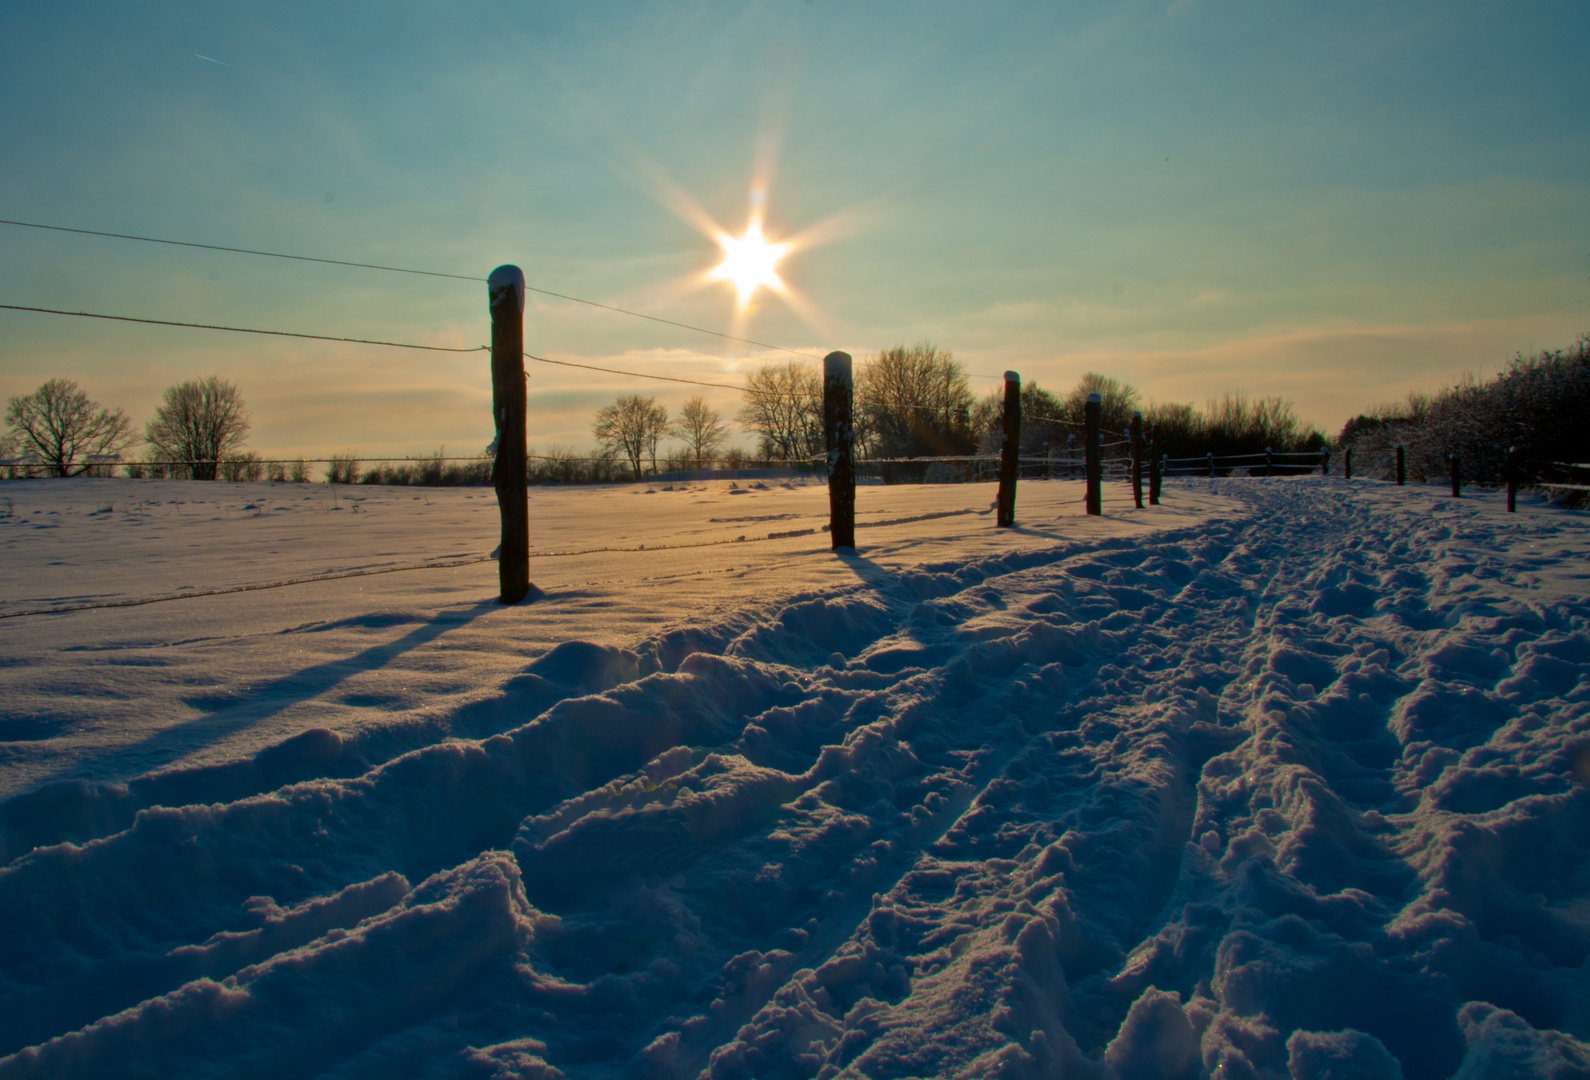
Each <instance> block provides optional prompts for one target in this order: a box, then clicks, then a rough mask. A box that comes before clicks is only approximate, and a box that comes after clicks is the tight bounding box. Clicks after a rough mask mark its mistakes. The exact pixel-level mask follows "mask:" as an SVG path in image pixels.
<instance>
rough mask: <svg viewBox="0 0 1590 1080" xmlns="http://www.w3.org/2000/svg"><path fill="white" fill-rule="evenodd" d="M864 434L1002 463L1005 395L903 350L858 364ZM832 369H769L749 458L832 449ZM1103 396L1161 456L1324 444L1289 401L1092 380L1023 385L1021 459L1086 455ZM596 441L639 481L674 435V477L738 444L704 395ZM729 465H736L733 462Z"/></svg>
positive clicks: (949, 361)
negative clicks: (828, 428) (1202, 395)
mask: <svg viewBox="0 0 1590 1080" xmlns="http://www.w3.org/2000/svg"><path fill="white" fill-rule="evenodd" d="M855 378H856V383H855V402H854V427H855V439H856V443H855V446H856V453H857V455H858V457H859V458H860V459H861V460H863V461H868V460H873V461H877V460H883V461H888V460H890V459H899V458H917V459H920V458H933V457H950V456H963V455H972V454H992V453H997V452H998V450H999V445H1000V441H1001V439H1002V437H1003V431H1004V422H1005V399H1004V388H1003V387H998V388H996V389H994V390H993V391H991V392H990V393H988V394H987V395H986V396H984V397H982V398H978V397H977V396H976V395H975V394H974V393H973V391H972V389H971V385H970V379H969V377H968V375H967V374H966V371H965V370H964V369H963V368H962V366H961V364H960V362H959V361H957V360H956V359H955V357H954V354H953V353H951V352H950V351H949V350H947V349H943V348H940V347H938V346H936V345H934V344H932V343H931V342H922V343H920V344H917V345H911V346H907V345H898V346H895V347H894V348H891V349H885V350H884V351H882V352H880V353H878V354H877V355H876V356H872V357H868V358H865V359H863V360H862V361H861V362H860V363H859V364H858V365H857V366H856V375H855ZM822 394H823V385H822V372H821V369H820V368H819V366H818V365H817V364H815V363H810V362H807V361H802V360H787V361H779V362H774V363H768V364H764V365H762V366H761V367H760V368H757V369H756V370H755V371H753V372H751V373H750V375H749V376H748V378H747V380H746V388H745V403H744V404H743V405H742V406H741V407H740V409H739V411H738V413H737V414H736V419H738V421H739V422H740V425H741V426H742V427H743V428H744V430H745V431H746V432H747V433H749V434H750V435H751V437H752V439H753V445H754V450H753V452H752V453H750V454H748V455H745V454H742V455H739V456H738V457H737V459H736V460H735V462H734V464H736V465H740V464H745V463H747V462H748V461H751V460H754V461H761V462H767V463H772V462H780V463H801V462H807V461H810V460H812V459H814V458H817V457H819V456H820V455H821V454H822V453H823V451H824V446H823V428H822ZM1090 394H1098V395H1099V398H1100V403H1101V407H1102V409H1101V427H1102V430H1103V434H1104V441H1106V442H1111V441H1120V440H1121V439H1124V438H1125V432H1126V429H1127V427H1128V425H1129V424H1130V423H1131V419H1132V414H1133V413H1134V412H1139V411H1140V412H1142V414H1143V421H1144V428H1145V431H1146V432H1147V434H1148V436H1149V437H1150V439H1151V440H1152V447H1153V453H1155V454H1169V455H1170V456H1171V457H1188V456H1193V455H1202V454H1205V453H1215V454H1244V453H1253V452H1260V451H1263V450H1265V449H1266V448H1269V449H1272V450H1276V451H1312V450H1318V449H1320V448H1322V447H1323V446H1325V445H1327V440H1326V437H1325V435H1324V434H1323V433H1322V432H1320V431H1317V430H1315V429H1314V428H1313V427H1311V426H1309V425H1307V424H1305V423H1304V422H1303V421H1302V420H1300V419H1299V417H1298V416H1297V413H1296V411H1295V409H1294V408H1293V406H1292V403H1291V402H1290V401H1287V400H1286V399H1284V398H1281V397H1260V398H1252V397H1249V396H1247V395H1245V394H1241V393H1228V394H1226V395H1225V396H1224V397H1221V398H1218V399H1211V400H1210V401H1208V402H1207V403H1206V404H1205V406H1204V408H1203V409H1199V408H1197V407H1195V406H1193V405H1190V404H1178V403H1166V404H1153V403H1150V404H1146V405H1145V404H1144V403H1143V401H1142V395H1141V394H1140V393H1139V392H1138V390H1137V388H1136V387H1134V386H1132V385H1131V384H1130V383H1126V382H1123V381H1121V380H1119V379H1114V378H1111V377H1109V376H1107V375H1102V374H1099V373H1098V372H1089V373H1087V374H1085V375H1083V376H1082V378H1081V379H1080V380H1078V381H1077V383H1076V384H1075V385H1074V386H1073V387H1071V389H1070V390H1068V391H1065V392H1063V393H1058V394H1057V393H1053V392H1050V391H1048V390H1045V389H1043V388H1042V387H1040V386H1039V385H1038V384H1037V383H1036V382H1025V383H1023V384H1022V388H1021V413H1022V428H1021V430H1022V434H1021V453H1022V454H1023V455H1025V456H1044V455H1046V454H1063V453H1066V452H1067V451H1070V450H1075V451H1077V452H1080V450H1081V444H1082V431H1083V423H1084V409H1085V407H1086V405H1087V400H1088V396H1089V395H1090ZM592 432H593V434H594V435H595V436H596V440H597V443H598V445H599V447H600V448H601V450H600V452H601V453H602V454H607V455H611V456H614V457H618V458H622V459H624V460H627V462H628V464H629V468H630V472H631V474H632V475H633V477H634V478H635V479H637V480H638V479H641V478H642V477H643V476H644V475H645V471H646V468H647V466H648V465H649V466H650V469H651V471H652V472H654V473H655V472H657V471H658V467H659V450H658V448H659V445H660V443H661V441H662V440H663V439H665V438H668V437H669V436H674V437H678V438H681V439H683V440H684V442H685V450H684V451H683V452H675V453H673V454H670V455H668V456H667V457H666V458H665V459H664V461H663V464H664V465H666V467H668V468H669V469H670V470H672V469H680V468H695V469H700V468H707V467H710V466H712V465H714V464H717V463H719V462H720V460H722V457H723V456H722V455H720V454H719V452H718V448H720V447H722V446H723V445H724V444H725V443H726V442H727V440H728V427H727V425H726V424H725V423H724V420H723V417H722V416H721V415H719V413H718V412H717V411H716V410H714V409H711V408H710V407H709V406H707V404H706V403H705V401H704V400H703V399H701V398H699V397H696V398H692V399H690V401H689V402H687V403H686V405H685V409H684V410H683V411H682V412H681V414H680V417H679V419H678V420H675V421H670V418H669V415H668V412H667V410H666V409H665V408H664V407H663V406H662V405H661V404H659V403H658V401H657V399H656V398H655V397H650V396H642V395H638V394H632V395H626V396H624V397H621V398H619V399H618V400H617V401H615V402H614V403H613V404H611V405H607V406H604V407H603V408H602V409H601V410H599V411H598V413H597V415H596V420H595V423H594V424H593V426H592ZM724 463H725V464H727V462H724Z"/></svg>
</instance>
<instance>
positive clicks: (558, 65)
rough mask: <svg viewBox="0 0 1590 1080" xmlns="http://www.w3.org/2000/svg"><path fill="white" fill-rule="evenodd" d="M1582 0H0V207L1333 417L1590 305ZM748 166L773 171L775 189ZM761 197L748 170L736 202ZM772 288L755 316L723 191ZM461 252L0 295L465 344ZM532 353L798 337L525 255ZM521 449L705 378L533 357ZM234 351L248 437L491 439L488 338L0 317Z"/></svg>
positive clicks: (629, 361) (37, 341)
mask: <svg viewBox="0 0 1590 1080" xmlns="http://www.w3.org/2000/svg"><path fill="white" fill-rule="evenodd" d="M1587 40H1590V8H1587V7H1586V6H1585V5H1584V4H1583V3H1582V2H1579V0H1566V2H1532V0H1522V2H1519V3H1511V4H1506V5H1503V4H1494V3H1489V4H1486V3H1470V2H1463V0H1460V2H1448V3H1439V4H1438V3H1408V2H1395V0H1393V2H1375V3H1367V2H1363V3H1360V2H1347V3H1338V4H1331V5H1311V4H1301V3H1296V2H1290V0H1264V2H1259V0H1230V2H1219V0H1174V2H1171V3H1169V4H1168V5H1167V4H1165V3H1163V2H1160V3H1135V2H1125V3H1110V4H1083V3H1070V4H1052V3H1033V4H1022V3H989V4H980V5H967V4H959V3H938V2H930V0H914V2H912V3H903V2H902V3H893V2H875V3H868V4H865V5H854V4H841V3H838V2H837V0H794V2H791V0H780V2H753V3H743V2H741V3H728V2H691V0H684V2H680V0H672V2H669V3H602V2H597V3H587V4H579V5H573V4H565V5H555V4H549V3H543V2H540V0H532V2H524V0H521V2H519V3H514V4H508V3H495V2H459V3H451V4H448V5H439V4H415V3H404V2H388V3H382V4H370V3H315V4H309V3H293V2H287V3H274V4H270V5H259V4H239V3H227V2H220V3H207V4H197V3H151V4H145V5H137V6H129V5H122V4H110V3H76V4H72V3H68V4H66V5H51V6H41V5H28V4H12V5H6V6H5V7H4V8H3V9H0V218H4V219H8V220H14V221H25V222H33V223H38V224H49V225H58V226H65V227H70V228H78V229H91V230H101V231H108V232H118V233H130V234H137V235H141V236H148V237H158V238H166V239H174V240H183V241H191V242H196V243H205V244H216V245H223V246H233V247H244V248H255V249H262V250H267V251H274V252H283V253H291V254H301V255H309V256H316V257H322V258H330V259H340V260H346V261H355V262H372V263H381V264H385V265H391V266H398V267H405V268H412V269H422V270H429V271H436V272H442V273H449V274H459V275H465V276H468V277H471V278H480V279H484V278H485V277H486V275H487V274H488V273H489V272H490V271H491V270H492V268H493V267H495V266H497V265H499V264H502V263H514V264H517V265H519V266H521V267H522V268H523V269H524V272H525V275H526V278H527V280H528V281H529V283H530V285H531V286H532V287H537V288H541V289H545V290H549V291H551V292H555V293H562V294H565V295H566V296H570V297H578V298H581V299H586V300H591V301H596V302H599V303H603V304H608V305H615V306H619V307H623V308H627V309H630V310H633V311H636V312H640V313H643V314H648V315H652V316H655V317H657V318H661V319H667V320H672V321H674V322H680V323H686V324H690V325H692V326H697V327H702V328H705V329H707V330H713V331H717V332H719V333H721V334H733V335H736V336H740V337H745V338H750V339H753V340H755V341H757V342H760V343H763V344H764V345H773V346H779V347H781V348H783V349H789V350H794V351H795V352H797V353H808V354H811V355H812V356H814V357H820V356H822V355H823V354H824V353H826V352H828V351H829V350H831V349H836V348H837V349H844V350H846V351H849V352H851V353H852V354H853V355H854V356H855V357H856V358H857V359H858V360H863V359H865V358H866V357H867V356H868V355H870V354H873V353H876V352H877V351H879V350H880V349H884V348H888V347H891V346H894V345H899V344H913V343H916V342H919V341H924V340H925V341H931V342H932V343H934V344H935V345H938V346H940V347H941V348H946V349H949V350H951V351H952V352H953V353H954V354H955V356H956V357H957V358H958V359H959V360H960V361H961V362H962V363H963V365H964V366H965V368H966V370H968V371H969V372H972V373H973V374H974V375H976V376H977V378H974V379H973V388H974V390H975V391H976V392H977V393H978V394H979V395H981V394H982V393H985V392H988V391H991V390H992V389H994V388H995V387H996V386H997V384H998V383H997V378H998V376H999V375H1000V374H1001V373H1002V372H1003V371H1005V370H1007V369H1009V370H1015V371H1017V372H1019V373H1020V374H1021V375H1022V377H1023V379H1024V380H1026V381H1028V382H1032V381H1036V382H1037V383H1038V385H1040V386H1042V387H1045V388H1049V389H1054V390H1063V389H1065V388H1066V387H1068V386H1070V385H1071V384H1072V383H1074V382H1075V381H1076V379H1077V378H1079V377H1080V376H1081V375H1082V374H1084V373H1085V372H1088V371H1099V372H1103V373H1105V374H1107V375H1111V376H1114V377H1116V378H1120V379H1124V380H1125V381H1127V382H1130V383H1131V384H1133V385H1135V386H1136V387H1138V388H1139V390H1140V391H1141V392H1142V394H1143V397H1144V399H1145V401H1156V402H1170V401H1177V402H1191V403H1194V404H1201V403H1203V402H1204V401H1205V400H1206V399H1208V398H1210V397H1212V396H1217V395H1221V394H1224V393H1225V392H1227V391H1241V392H1246V393H1249V394H1255V395H1270V394H1280V395H1284V396H1286V397H1288V398H1290V399H1291V400H1292V401H1293V402H1294V403H1295V404H1296V407H1297V410H1298V412H1299V414H1300V415H1301V416H1302V417H1303V418H1304V419H1306V420H1308V421H1310V422H1312V423H1314V424H1317V425H1319V426H1320V427H1322V428H1323V429H1325V430H1327V431H1335V430H1336V429H1338V428H1339V427H1340V425H1341V424H1342V423H1343V422H1344V421H1345V420H1347V419H1348V418H1349V417H1350V416H1352V415H1355V414H1356V413H1358V412H1360V411H1362V410H1364V409H1367V408H1369V407H1371V406H1374V405H1375V404H1377V403H1381V402H1388V401H1394V400H1397V399H1400V398H1402V397H1404V396H1405V395H1406V394H1407V393H1408V392H1409V391H1411V390H1431V389H1434V388H1437V387H1439V386H1441V385H1444V384H1447V383H1449V382H1451V381H1453V380H1455V379H1457V378H1459V377H1461V376H1462V375H1463V374H1464V373H1466V372H1477V373H1481V374H1484V373H1489V372H1494V371H1496V370H1498V369H1500V368H1502V367H1503V366H1504V365H1505V364H1506V363H1507V361H1508V360H1509V359H1510V358H1511V357H1513V356H1514V355H1515V354H1516V353H1518V352H1520V351H1522V352H1526V353H1527V352H1529V351H1531V350H1537V349H1542V348H1560V347H1565V346H1568V345H1571V344H1572V343H1573V342H1574V341H1575V339H1576V338H1577V337H1578V336H1579V335H1580V334H1582V333H1585V332H1587V331H1590V179H1587V178H1590V110H1587V109H1586V108H1585V102H1587V101H1590V71H1587V70H1586V68H1585V65H1584V64H1583V62H1582V49H1583V45H1584V43H1585V42H1586V41H1587ZM758 181H760V183H758ZM757 192H760V193H761V197H762V200H763V201H762V203H761V206H760V207H757V206H756V205H754V203H753V197H754V195H755V193H757ZM754 211H759V212H760V213H761V214H762V216H763V218H764V220H765V225H764V229H765V231H766V233H767V235H768V237H769V238H770V239H773V240H780V239H788V238H791V237H795V238H797V240H798V241H800V242H798V243H797V245H796V248H795V249H794V250H793V251H791V252H790V253H789V254H788V255H787V256H786V257H785V258H784V259H783V260H782V261H781V262H780V263H779V264H778V273H779V276H780V278H781V280H782V281H783V282H784V283H785V284H786V286H787V295H780V294H778V293H776V292H773V291H771V290H768V289H765V288H764V289H761V290H758V292H757V293H756V294H755V295H754V296H753V297H752V300H751V306H750V307H749V308H747V309H744V310H740V309H739V308H738V306H737V300H736V294H735V291H734V289H733V288H732V287H730V285H729V284H727V283H725V282H708V281H706V280H704V279H705V275H706V273H707V272H708V271H710V270H711V269H712V268H713V267H714V266H715V265H716V264H717V263H718V262H720V261H721V259H722V255H723V252H722V249H721V248H720V246H719V244H718V242H717V241H716V239H715V238H714V236H713V235H712V229H711V227H710V225H709V223H716V225H717V226H718V227H720V228H721V229H722V230H723V231H725V232H727V233H729V234H731V235H739V234H740V233H742V232H743V231H744V229H745V228H746V226H747V224H748V222H749V220H750V218H751V215H752V213H753V212H754ZM486 300H487V294H486V286H485V283H484V281H483V280H479V281H465V280H455V279H449V278H438V277H426V276H418V275H412V274H398V273H388V272H382V271H376V270H366V269H356V268H349V267H340V266H328V265H319V264H314V263H307V262H294V261H285V260H278V259H267V258H260V257H255V256H247V255H240V254H232V253H223V252H213V251H202V250H194V249H189V248H180V247H171V246H161V245H155V244H146V243H138V242H133V241H128V240H116V239H108V238H101V237H90V236H82V235H75V234H69V233H61V232H50V231H44V230H38V229H31V228H23V227H17V226H10V225H0V303H5V304H19V305H31V306H40V307H53V308H61V309H68V310H72V311H89V312H98V313H104V314H115V315H128V316H137V317H144V318H156V319H168V320H176V321H191V322H204V323H212V324H223V325H228V326H239V327H253V328H261V329H277V330H290V331H298V332H306V333H313V334H324V335H330V336H342V337H364V338H376V339H381V340H385V341H399V342H409V343H415V344H427V345H442V346H450V347H457V348H467V347H471V346H477V345H481V344H484V343H486V342H488V341H489V317H488V312H487V302H486ZM525 342H526V348H527V349H528V350H529V351H530V352H532V353H535V354H537V355H539V356H543V357H547V358H551V359H561V360H566V361H571V362H575V363H584V364H592V365H597V366H609V367H615V368H620V369H624V370H628V371H633V372H640V373H646V374H654V375H669V376H674V377H680V378H693V379H702V380H705V381H712V382H723V383H731V384H737V383H740V382H742V381H743V379H744V376H745V373H746V372H747V371H748V370H749V369H751V368H754V367H755V366H756V365H758V364H759V363H762V362H765V361H768V360H783V359H789V358H791V354H790V353H788V352H779V351H774V350H771V349H768V348H765V347H761V346H756V345H748V344H744V343H741V342H736V341H732V340H728V339H725V338H723V337H718V336H714V335H712V334H708V333H701V332H696V331H692V330H686V329H683V328H679V327H675V326H669V325H665V324H662V323H658V322H655V321H648V320H645V319H640V318H634V317H630V316H625V315H622V314H618V313H614V312H611V311H606V310H602V309H600V308H595V307H591V306H589V305H583V304H579V303H575V302H572V301H569V300H563V299H558V298H555V297H552V296H547V295H545V294H535V293H532V294H531V298H530V301H529V304H528V307H527V310H526V312H525ZM529 368H530V376H531V378H530V383H529V388H530V398H529V409H530V411H529V425H530V441H531V444H532V446H534V447H537V448H544V447H549V446H553V445H561V446H565V447H572V448H577V449H584V448H587V447H589V446H590V445H591V444H592V441H593V440H592V437H591V434H590V425H591V417H592V414H594V412H595V411H596V409H597V408H599V407H600V406H602V405H603V404H606V403H608V402H610V401H612V400H613V399H614V398H615V397H616V396H618V395H619V394H625V393H643V394H656V395H657V397H658V400H659V401H661V402H662V403H663V404H665V405H668V406H670V407H673V408H677V407H678V405H679V404H680V403H682V402H683V401H684V399H685V398H686V397H688V396H689V395H690V394H692V393H695V392H700V393H703V394H705V395H706V396H707V397H708V399H709V400H710V401H711V402H712V403H713V404H714V405H716V406H717V407H718V408H719V409H720V410H721V411H722V412H723V413H724V414H725V415H726V416H732V415H733V413H734V411H735V410H736V408H737V407H738V405H739V402H740V398H741V395H739V394H738V393H737V392H735V391H733V390H727V389H705V388H692V387H688V386H682V385H677V384H669V383H664V382H656V381H651V380H646V379H641V378H635V377H628V376H622V375H605V374H598V373H593V372H589V371H583V370H579V369H573V368H566V367H555V366H551V365H546V364H539V363H535V362H529ZM209 374H218V375H221V376H223V377H224V378H227V379H230V380H231V381H233V382H235V383H236V384H237V385H238V386H239V387H240V389H241V390H242V392H243V395H244V397H245V399H246V400H247V402H248V404H249V407H250V409H251V412H252V415H253V429H252V432H251V434H250V440H249V445H250V447H251V448H253V449H255V450H257V451H260V452H262V453H264V454H266V455H267V456H270V455H281V456H299V455H305V456H321V455H324V454H328V453H331V452H344V451H348V450H352V451H355V452H356V453H358V454H360V455H362V456H365V457H373V456H379V455H383V454H405V453H422V452H426V451H430V450H434V449H435V448H437V447H439V446H445V447H446V448H447V450H448V452H450V453H458V454H469V453H476V452H478V451H479V450H480V449H481V448H483V446H484V445H485V443H486V442H487V441H488V440H489V439H490V437H491V433H492V426H491V418H490V376H489V363H488V360H487V354H485V353H481V352H475V353H442V352H427V351H417V350H406V349H395V348H387V347H378V346H369V345H352V344H337V343H330V342H314V341H304V340H291V339H284V338H272V337H257V336H246V335H241V334H232V333H223V332H218V331H210V330H195V329H184V328H174V327H157V326H145V325H134V324H127V323H112V322H103V321H96V320H90V319H82V318H71V317H64V316H58V315H46V314H38V313H32V312H19V311H10V310H0V394H4V395H7V396H9V395H14V394H23V393H27V392H30V391H31V390H32V389H34V388H35V387H36V386H37V385H39V384H40V383H41V382H43V381H44V380H45V379H47V378H51V377H55V376H64V377H68V378H72V379H76V380H77V381H78V382H79V383H80V384H81V385H82V386H83V388H84V389H85V390H86V391H87V392H88V393H89V394H90V396H92V397H93V398H95V399H96V400H98V401H100V402H102V403H103V404H106V405H111V406H116V407H121V408H124V409H126V410H127V412H128V413H129V414H130V415H131V416H132V417H133V419H134V420H135V421H137V422H138V423H140V424H142V423H143V422H144V421H145V420H147V419H149V418H150V417H151V416H152V415H153V412H154V409H155V407H156V405H157V404H158V402H159V399H160V395H161V392H162V391H163V390H164V388H165V387H167V386H169V385H171V384H173V383H175V382H178V381H181V380H183V379H188V378H194V377H199V376H203V375H209Z"/></svg>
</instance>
